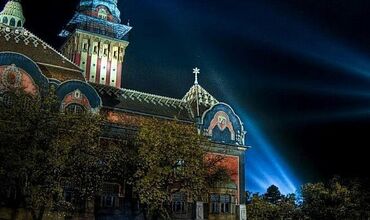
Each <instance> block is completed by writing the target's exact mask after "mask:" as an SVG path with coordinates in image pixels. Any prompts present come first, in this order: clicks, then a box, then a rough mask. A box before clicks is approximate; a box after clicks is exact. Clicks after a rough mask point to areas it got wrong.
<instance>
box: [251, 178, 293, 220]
mask: <svg viewBox="0 0 370 220" xmlns="http://www.w3.org/2000/svg"><path fill="white" fill-rule="evenodd" d="M247 213H248V218H249V219H271V220H275V219H292V218H293V219H299V218H298V217H297V214H298V209H297V205H296V198H295V195H294V194H288V195H286V196H284V195H282V194H281V193H280V190H279V188H278V187H277V186H275V185H272V186H270V187H269V188H268V189H267V191H266V193H265V194H264V195H259V194H252V195H251V196H250V198H249V199H248V202H247Z"/></svg>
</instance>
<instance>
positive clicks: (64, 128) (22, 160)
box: [0, 90, 111, 219]
mask: <svg viewBox="0 0 370 220" xmlns="http://www.w3.org/2000/svg"><path fill="white" fill-rule="evenodd" d="M9 95H10V96H11V99H10V100H11V102H9V103H8V105H4V104H1V103H0V121H1V123H0V143H1V145H0V146H1V147H0V188H1V191H0V193H1V194H0V195H1V196H0V198H1V201H0V202H1V203H2V205H6V206H10V207H13V208H15V209H16V208H20V207H23V208H26V209H27V210H29V211H30V212H31V214H32V216H33V219H42V216H43V214H44V212H45V210H53V209H62V210H63V211H66V210H65V209H66V208H68V211H76V210H77V209H76V208H77V206H76V205H77V204H81V203H82V202H83V201H86V200H87V199H90V198H91V197H92V196H93V195H94V193H96V192H98V191H99V190H100V188H101V184H102V182H103V181H104V177H105V174H106V173H107V172H109V171H110V162H111V161H110V156H109V154H108V152H109V150H110V147H109V146H107V147H106V148H104V149H103V148H99V146H98V143H99V139H98V138H99V136H100V132H101V131H100V123H101V119H100V118H99V117H98V116H97V115H94V114H90V113H88V112H86V113H83V114H79V115H75V114H65V113H62V112H60V109H59V106H60V105H59V102H58V99H57V97H56V96H55V95H54V92H53V91H50V93H49V94H45V95H43V96H31V95H29V94H26V93H24V92H23V91H21V90H15V91H11V92H9ZM66 187H68V188H70V189H71V190H72V192H73V198H74V199H73V201H72V202H70V203H68V202H65V201H63V199H62V198H63V188H66ZM13 194H14V195H13ZM9 195H13V196H9Z"/></svg>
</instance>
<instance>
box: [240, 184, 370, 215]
mask: <svg viewBox="0 0 370 220" xmlns="http://www.w3.org/2000/svg"><path fill="white" fill-rule="evenodd" d="M300 194H301V196H300V198H299V200H300V202H299V203H297V199H296V197H295V195H294V194H289V195H286V196H284V195H281V194H280V192H279V190H278V188H277V187H276V186H271V187H269V188H268V190H267V192H266V194H264V195H259V194H253V195H252V196H250V198H249V201H248V204H247V213H248V219H305V220H306V219H312V220H321V219H325V220H356V219H368V218H369V217H370V211H369V210H370V209H369V207H370V197H369V190H368V189H366V188H365V187H364V186H363V185H362V184H361V183H360V182H359V181H350V182H349V183H346V182H345V181H342V180H341V179H340V178H333V179H332V180H331V181H329V183H327V184H324V183H322V182H319V183H307V184H305V185H303V186H302V187H301V191H300Z"/></svg>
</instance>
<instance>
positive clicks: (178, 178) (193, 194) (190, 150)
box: [134, 119, 224, 219]
mask: <svg viewBox="0 0 370 220" xmlns="http://www.w3.org/2000/svg"><path fill="white" fill-rule="evenodd" d="M205 143H206V141H205V140H204V139H203V138H202V137H201V135H199V134H198V132H197V130H196V128H195V127H194V126H192V125H188V124H183V123H180V122H174V121H167V120H157V119H151V120H150V119H148V120H144V121H143V122H142V124H141V126H140V131H139V134H138V138H137V147H138V158H140V160H138V161H136V163H137V164H138V167H137V170H136V173H135V183H134V186H135V188H134V190H135V191H136V192H137V194H138V196H139V199H140V202H141V203H142V204H144V205H145V206H146V207H148V211H149V213H151V214H153V215H159V216H161V218H165V219H169V218H170V216H169V208H170V200H171V195H172V194H173V193H176V192H183V193H185V194H186V195H187V197H188V199H190V200H192V201H195V200H197V199H200V197H201V196H203V195H204V194H205V192H207V186H208V182H207V177H211V176H212V180H213V181H218V180H220V179H222V178H220V179H218V178H217V176H219V177H220V175H223V174H224V172H222V171H221V170H218V169H215V172H213V173H209V168H210V167H211V166H212V165H211V164H210V163H205V160H204V158H205V155H206V148H205V147H204V146H206V145H207V144H205Z"/></svg>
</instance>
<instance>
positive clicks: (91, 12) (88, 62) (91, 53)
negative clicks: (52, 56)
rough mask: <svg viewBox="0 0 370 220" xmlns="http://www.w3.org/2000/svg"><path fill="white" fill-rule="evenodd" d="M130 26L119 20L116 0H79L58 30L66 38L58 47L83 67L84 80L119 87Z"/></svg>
mask: <svg viewBox="0 0 370 220" xmlns="http://www.w3.org/2000/svg"><path fill="white" fill-rule="evenodd" d="M130 30H131V27H129V26H127V25H123V24H121V19H120V11H119V10H118V8H117V0H82V1H81V2H80V4H79V6H78V8H77V12H76V13H75V15H74V16H73V18H72V19H71V21H70V22H69V23H68V24H67V26H66V27H65V29H64V30H63V31H62V32H61V33H60V36H61V37H65V38H67V41H66V43H65V44H64V45H63V47H62V49H61V51H62V53H63V54H64V55H65V56H66V57H68V58H69V59H70V60H72V61H73V62H74V63H75V64H76V65H78V66H79V67H80V68H81V69H82V70H83V71H84V73H83V74H84V76H85V78H86V80H87V81H89V82H92V83H98V84H102V85H108V86H114V87H117V88H120V87H121V81H122V64H123V60H124V56H125V50H126V47H127V46H128V44H129V43H128V41H127V38H128V36H127V35H128V32H129V31H130Z"/></svg>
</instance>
